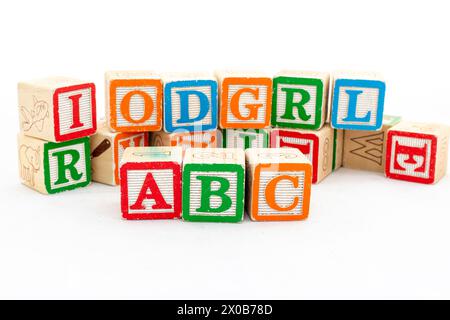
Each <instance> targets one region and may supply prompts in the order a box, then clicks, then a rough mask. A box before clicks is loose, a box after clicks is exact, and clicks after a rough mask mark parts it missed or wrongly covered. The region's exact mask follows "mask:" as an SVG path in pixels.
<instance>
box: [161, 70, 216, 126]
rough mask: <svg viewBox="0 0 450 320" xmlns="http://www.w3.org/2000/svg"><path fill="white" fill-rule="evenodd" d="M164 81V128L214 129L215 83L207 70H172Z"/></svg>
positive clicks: (214, 79)
mask: <svg viewBox="0 0 450 320" xmlns="http://www.w3.org/2000/svg"><path fill="white" fill-rule="evenodd" d="M163 81H164V131H166V132H169V133H172V132H176V131H177V130H184V131H190V132H194V131H209V130H216V129H217V119H218V115H217V113H218V96H217V95H218V93H217V91H218V87H217V80H216V78H215V77H213V76H210V75H208V74H172V75H166V76H164V77H163Z"/></svg>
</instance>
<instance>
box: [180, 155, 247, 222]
mask: <svg viewBox="0 0 450 320" xmlns="http://www.w3.org/2000/svg"><path fill="white" fill-rule="evenodd" d="M244 180H245V154H244V151H243V150H242V149H233V148H229V149H225V148H210V149H199V148H191V149H188V150H186V154H185V158H184V166H183V219H184V220H187V221H205V222H240V221H242V219H243V215H244V192H245V185H244Z"/></svg>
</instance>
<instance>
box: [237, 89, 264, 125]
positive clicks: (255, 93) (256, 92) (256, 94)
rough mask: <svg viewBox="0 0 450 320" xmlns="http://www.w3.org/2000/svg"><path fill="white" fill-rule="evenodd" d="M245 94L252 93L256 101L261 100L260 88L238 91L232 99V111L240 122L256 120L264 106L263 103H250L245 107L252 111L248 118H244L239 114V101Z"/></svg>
mask: <svg viewBox="0 0 450 320" xmlns="http://www.w3.org/2000/svg"><path fill="white" fill-rule="evenodd" d="M243 93H250V94H252V95H253V96H254V97H255V100H258V99H259V88H254V89H252V88H243V89H240V90H238V91H236V93H235V94H234V95H233V96H232V97H231V101H230V110H231V112H232V113H233V115H234V116H235V117H236V118H237V119H239V120H256V119H257V117H258V109H259V108H261V107H262V106H263V104H262V103H254V104H251V103H248V104H246V105H245V107H246V108H247V109H248V110H249V111H250V112H249V114H248V116H247V117H243V116H242V114H241V113H240V112H239V100H240V98H241V95H242V94H243Z"/></svg>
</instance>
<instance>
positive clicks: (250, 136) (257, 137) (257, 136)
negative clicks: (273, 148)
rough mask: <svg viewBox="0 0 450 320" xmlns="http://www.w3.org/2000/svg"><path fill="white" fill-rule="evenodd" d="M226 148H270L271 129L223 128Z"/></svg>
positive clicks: (223, 139)
mask: <svg viewBox="0 0 450 320" xmlns="http://www.w3.org/2000/svg"><path fill="white" fill-rule="evenodd" d="M222 145H223V147H224V148H240V149H244V150H245V149H248V148H268V147H269V129H222Z"/></svg>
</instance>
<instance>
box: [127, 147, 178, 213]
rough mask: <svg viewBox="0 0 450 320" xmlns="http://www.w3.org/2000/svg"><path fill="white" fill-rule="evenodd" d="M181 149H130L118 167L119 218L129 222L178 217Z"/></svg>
mask: <svg viewBox="0 0 450 320" xmlns="http://www.w3.org/2000/svg"><path fill="white" fill-rule="evenodd" d="M181 162H182V154H181V148H177V147H137V148H136V147H129V148H127V149H125V152H124V155H123V158H122V163H121V166H120V186H121V207H122V215H123V217H124V218H125V219H128V220H141V219H175V218H179V217H180V215H181Z"/></svg>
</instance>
